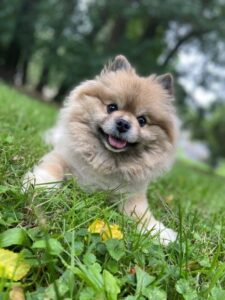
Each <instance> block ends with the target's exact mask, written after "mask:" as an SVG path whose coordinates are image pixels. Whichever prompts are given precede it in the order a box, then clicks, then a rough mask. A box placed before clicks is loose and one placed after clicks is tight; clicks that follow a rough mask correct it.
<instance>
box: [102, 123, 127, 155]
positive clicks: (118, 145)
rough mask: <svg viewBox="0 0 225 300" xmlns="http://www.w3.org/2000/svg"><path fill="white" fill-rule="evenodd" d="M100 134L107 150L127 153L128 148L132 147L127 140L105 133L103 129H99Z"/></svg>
mask: <svg viewBox="0 0 225 300" xmlns="http://www.w3.org/2000/svg"><path fill="white" fill-rule="evenodd" d="M99 132H100V135H101V137H102V140H103V143H104V145H105V146H106V148H107V149H109V150H111V151H113V152H122V151H125V150H126V149H127V148H128V146H130V145H132V144H131V143H129V142H128V141H127V140H125V139H122V138H119V137H117V136H115V135H112V134H107V133H105V132H104V131H103V129H102V128H99Z"/></svg>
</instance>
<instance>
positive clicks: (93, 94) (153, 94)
mask: <svg viewBox="0 0 225 300" xmlns="http://www.w3.org/2000/svg"><path fill="white" fill-rule="evenodd" d="M172 81H173V80H172V76H171V75H170V74H165V75H162V76H158V77H157V76H155V75H153V76H150V77H140V76H138V75H137V74H136V72H135V70H134V69H133V68H132V67H131V65H130V63H129V62H128V61H127V59H126V58H125V57H124V56H122V55H119V56H117V57H116V58H115V59H114V61H113V62H112V63H111V64H109V65H108V66H105V68H104V69H103V71H102V72H101V74H100V75H99V76H97V77H96V78H95V79H94V80H89V81H85V82H84V83H82V84H81V85H79V86H78V87H77V88H75V89H74V90H73V91H72V92H71V94H70V95H69V97H68V100H67V101H66V104H65V106H64V108H63V109H62V110H61V113H60V116H59V119H58V123H57V125H56V127H55V128H54V129H52V130H51V131H50V134H49V138H50V142H51V144H52V145H53V150H52V151H51V152H50V153H48V154H47V155H45V156H44V157H43V158H42V159H41V161H40V163H39V165H37V166H35V167H34V169H33V171H32V172H28V173H27V174H26V176H25V179H24V188H25V189H26V188H28V186H29V185H30V184H34V185H40V184H41V185H43V184H46V183H48V184H47V185H46V186H47V187H50V186H54V187H55V186H56V185H59V182H61V181H62V180H63V179H64V176H65V174H66V173H68V172H70V173H72V174H73V176H75V178H76V179H77V181H78V183H79V185H80V186H81V187H82V188H84V189H86V190H88V191H95V190H112V191H113V192H114V195H115V198H118V195H119V194H120V195H121V194H123V198H124V202H123V203H122V204H120V205H119V209H120V210H121V211H122V212H123V213H125V214H127V215H129V216H132V217H134V218H136V219H138V220H141V223H142V225H143V227H144V228H145V229H147V230H149V231H151V233H153V234H159V238H160V241H161V243H163V244H168V243H169V242H171V241H174V240H175V239H176V233H175V232H174V231H173V230H172V229H169V228H166V227H165V226H164V225H163V224H162V223H160V222H159V221H157V220H156V219H155V218H154V217H153V215H152V213H151V212H150V210H149V208H148V201H147V198H146V190H147V187H148V184H149V183H150V182H151V181H152V180H153V179H155V178H156V177H158V176H159V175H161V174H162V173H164V172H165V171H166V170H168V169H169V168H170V166H171V164H172V162H173V158H174V153H175V148H176V140H177V131H178V130H177V129H178V126H177V124H178V122H177V118H176V114H175V109H174V106H173V82H172ZM49 183H50V184H49Z"/></svg>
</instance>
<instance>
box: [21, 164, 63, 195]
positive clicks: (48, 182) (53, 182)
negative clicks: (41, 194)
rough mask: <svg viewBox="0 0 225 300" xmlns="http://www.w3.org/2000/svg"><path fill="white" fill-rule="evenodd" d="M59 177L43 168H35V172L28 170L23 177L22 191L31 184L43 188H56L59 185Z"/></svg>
mask: <svg viewBox="0 0 225 300" xmlns="http://www.w3.org/2000/svg"><path fill="white" fill-rule="evenodd" d="M59 184H60V183H59V182H57V179H56V178H55V177H54V176H52V175H51V174H49V173H48V172H47V171H46V170H43V169H41V168H38V167H36V168H34V170H33V172H30V171H29V172H27V173H26V174H25V176H24V178H23V184H22V192H26V191H27V190H28V189H29V187H30V186H33V187H35V188H36V187H41V188H55V187H58V186H59Z"/></svg>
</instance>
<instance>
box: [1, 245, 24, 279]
mask: <svg viewBox="0 0 225 300" xmlns="http://www.w3.org/2000/svg"><path fill="white" fill-rule="evenodd" d="M29 270H30V265H28V264H27V263H25V262H24V260H23V259H22V258H21V255H20V254H19V253H14V252H12V251H9V250H5V249H0V278H6V279H12V280H14V281H17V280H20V279H21V278H23V277H24V276H25V275H26V274H27V273H28V271H29Z"/></svg>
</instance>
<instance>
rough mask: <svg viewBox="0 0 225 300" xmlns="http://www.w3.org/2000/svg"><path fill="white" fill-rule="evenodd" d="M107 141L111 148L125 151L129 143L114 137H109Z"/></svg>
mask: <svg viewBox="0 0 225 300" xmlns="http://www.w3.org/2000/svg"><path fill="white" fill-rule="evenodd" d="M107 141H108V143H109V145H110V146H112V147H113V148H115V149H118V150H120V149H124V148H126V146H127V141H125V140H122V139H119V138H117V137H115V136H113V135H108V139H107Z"/></svg>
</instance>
